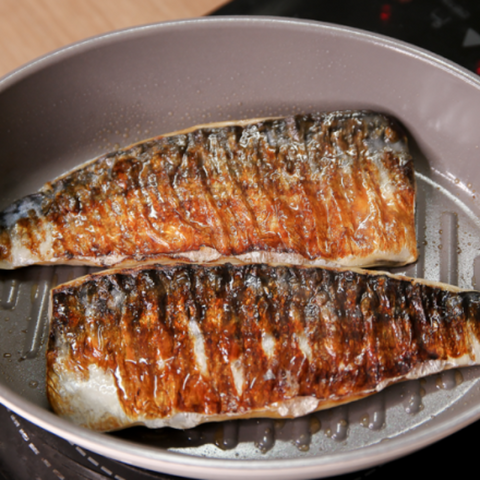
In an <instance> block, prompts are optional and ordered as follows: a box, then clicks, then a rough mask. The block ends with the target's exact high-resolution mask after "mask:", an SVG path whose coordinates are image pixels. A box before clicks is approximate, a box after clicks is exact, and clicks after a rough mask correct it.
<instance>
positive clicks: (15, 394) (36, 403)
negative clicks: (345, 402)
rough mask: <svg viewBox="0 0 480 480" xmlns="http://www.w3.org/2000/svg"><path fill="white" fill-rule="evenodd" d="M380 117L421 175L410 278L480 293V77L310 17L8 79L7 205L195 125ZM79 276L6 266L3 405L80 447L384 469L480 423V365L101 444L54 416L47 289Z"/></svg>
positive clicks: (2, 155)
mask: <svg viewBox="0 0 480 480" xmlns="http://www.w3.org/2000/svg"><path fill="white" fill-rule="evenodd" d="M357 108H368V109H372V110H377V111H381V112H384V113H387V114H391V115H393V116H395V117H396V118H398V119H399V120H400V122H401V123H402V124H403V125H404V127H405V128H406V130H407V131H408V133H409V136H410V145H411V148H412V152H413V155H414V158H415V164H416V169H417V184H418V202H417V224H418V225H417V227H418V243H419V246H420V259H419V261H418V262H417V263H416V264H415V265H412V266H409V267H405V268H403V269H397V272H401V273H406V274H408V275H410V276H417V277H425V278H428V279H431V280H440V281H444V282H449V283H454V284H457V285H459V286H460V287H465V288H470V287H472V286H475V284H476V283H478V284H480V260H479V258H480V257H477V256H478V252H479V251H480V235H479V233H480V199H479V196H478V194H477V193H476V190H477V189H479V188H480V170H479V168H478V167H477V166H476V165H477V164H480V146H479V145H480V80H479V79H478V78H477V77H475V76H474V75H473V74H471V73H468V72H467V71H466V70H464V69H462V68H460V67H457V66H455V65H454V64H452V63H450V62H447V61H445V60H443V59H441V58H439V57H437V56H434V55H432V54H429V53H427V52H425V51H422V50H420V49H417V48H413V47H411V46H409V45H406V44H404V43H401V42H397V41H394V40H390V39H387V38H384V37H381V36H378V35H373V34H369V33H365V32H361V31H358V30H354V29H349V28H342V27H337V26H333V25H328V24H322V23H317V22H308V21H296V20H285V19H275V18H262V17H255V18H248V17H243V18H242V17H237V18H222V17H217V18H204V19H199V20H192V21H182V22H173V23H164V24H159V25H151V26H145V27H139V28H134V29H131V30H126V31H121V32H116V33H111V34H108V35H104V36H102V37H98V38H94V39H91V40H87V41H84V42H81V43H78V44H76V45H73V46H70V47H67V48H65V49H63V50H60V51H58V52H54V53H53V54H50V55H48V56H46V57H44V58H42V59H40V60H37V61H35V62H32V63H30V64H29V65H27V66H26V67H23V68H21V69H19V70H17V71H16V72H13V73H12V74H11V75H9V76H7V77H5V78H3V79H1V80H0V146H1V147H0V208H1V209H3V208H4V207H5V206H7V205H8V204H9V203H10V202H12V201H13V200H15V199H17V198H19V197H21V196H23V195H26V194H29V193H31V192H34V191H36V190H37V189H38V188H39V187H41V185H42V184H43V183H45V182H46V181H48V180H50V179H52V178H54V177H56V176H57V175H59V174H61V173H63V172H65V171H67V170H69V169H70V168H72V167H74V166H75V165H77V164H79V163H82V162H84V161H85V160H87V159H90V158H93V157H95V156H97V155H99V154H101V153H103V152H105V151H109V150H112V149H114V148H116V147H118V146H124V145H127V144H130V143H133V142H135V141H138V140H140V139H142V138H147V137H151V136H154V135H156V134H160V133H166V132H170V131H174V130H179V129H181V128H186V127H189V126H192V125H194V124H198V123H206V122H210V121H212V122H213V121H221V120H229V119H242V118H249V117H264V116H270V115H285V114H291V113H296V112H308V111H318V110H322V111H325V110H332V109H357ZM88 271H89V270H88V269H87V268H83V267H75V268H73V267H72V268H69V267H33V268H26V269H21V270H17V271H13V272H0V295H1V296H0V402H2V403H3V404H5V405H6V406H7V407H8V408H10V409H12V410H14V411H15V412H17V413H18V414H20V415H22V416H24V417H26V418H27V419H29V420H31V421H33V422H35V423H36V424H38V425H39V426H41V427H43V428H45V429H47V430H49V431H51V432H53V433H56V434H58V435H60V436H62V437H64V438H66V439H68V440H70V441H72V442H74V443H75V444H77V445H80V446H82V447H85V448H87V449H90V450H93V451H95V452H98V453H99V454H101V455H105V456H109V457H113V458H116V459H119V460H121V461H123V462H128V463H131V464H133V465H137V466H140V467H144V468H147V469H151V470H156V471H162V472H167V473H172V474H177V475H183V476H189V477H196V478H208V479H223V478H227V477H228V478H232V479H240V478H244V477H245V475H251V476H252V477H253V478H267V477H272V476H275V478H277V479H307V478H318V477H322V476H328V475H333V474H340V473H345V472H348V471H353V470H356V469H360V468H366V467H368V466H372V465H376V464H379V463H383V462H386V461H388V460H392V459H394V458H397V457H400V456H402V455H405V454H407V453H409V452H412V451H414V450H416V449H418V448H421V447H423V446H425V445H428V444H430V443H432V442H434V441H436V440H438V439H440V438H442V437H444V436H446V435H448V434H450V433H452V432H454V431H456V430H458V429H460V428H462V427H463V426H465V425H467V424H469V423H471V422H473V421H474V420H476V419H477V418H479V417H480V404H479V402H478V399H480V369H478V368H468V369H462V370H453V371H449V372H446V373H444V374H441V375H434V376H431V377H428V378H426V379H424V380H421V381H412V382H406V383H403V384H399V385H396V386H393V387H391V388H389V389H387V390H386V391H385V392H382V393H380V394H378V395H375V396H373V397H371V398H370V399H365V400H362V401H360V402H356V403H354V404H351V405H349V406H344V407H340V408H336V409H333V410H330V411H326V412H322V413H321V414H320V413H319V414H315V415H311V416H309V417H306V418H302V419H298V420H292V421H287V422H275V421H273V420H255V421H240V422H227V423H223V424H217V425H214V426H211V425H206V426H203V427H198V428H197V429H195V430H192V431H190V432H186V433H183V432H177V433H175V432H172V431H168V430H165V431H157V432H155V431H154V432H145V430H143V429H132V430H130V431H126V432H123V433H117V434H98V433H93V432H91V431H88V430H85V429H81V428H79V427H76V426H74V425H72V424H70V423H68V422H66V421H64V420H62V419H60V418H58V417H57V416H55V415H54V414H53V413H51V411H50V410H49V407H48V403H47V400H46V397H45V392H44V386H45V382H44V376H45V365H44V347H45V335H46V330H47V322H46V320H47V318H46V311H47V303H48V291H49V288H50V287H51V286H52V285H53V284H56V283H59V282H63V281H66V280H68V279H71V278H73V277H76V276H79V275H83V274H85V273H87V272H88Z"/></svg>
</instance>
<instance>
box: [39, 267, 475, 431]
mask: <svg viewBox="0 0 480 480" xmlns="http://www.w3.org/2000/svg"><path fill="white" fill-rule="evenodd" d="M50 316H51V326H50V336H49V345H48V349H47V394H48V398H49V400H50V402H51V405H52V407H53V409H54V410H55V411H56V412H57V413H58V414H60V415H62V416H64V417H67V418H69V419H71V420H72V421H74V422H75V423H77V424H80V425H83V426H85V427H88V428H91V429H94V430H99V431H107V430H115V429H120V428H124V427H127V426H131V425H136V424H144V425H146V426H148V427H152V428H157V427H163V426H171V427H175V428H190V427H193V426H195V425H197V424H199V423H202V422H209V421H221V420H225V419H233V418H251V417H289V418H291V417H296V416H299V415H304V414H307V413H310V412H312V411H315V410H321V409H324V408H329V407H331V406H334V405H339V404H343V403H347V402H350V401H353V400H356V399H359V398H363V397H365V396H367V395H370V394H372V393H375V392H377V391H379V390H381V389H383V388H385V387H386V386H387V385H389V384H391V383H395V382H398V381H401V380H405V379H409V378H418V377H421V376H425V375H428V374H432V373H436V372H439V371H442V370H445V369H448V368H453V367H458V366H463V365H473V364H477V363H479V362H480V346H479V345H480V344H479V335H480V293H479V292H473V291H464V290H460V289H458V288H456V287H451V286H448V285H443V284H435V283H431V282H426V281H423V280H414V279H408V278H406V277H399V276H394V275H390V274H387V273H385V272H366V271H362V270H356V271H348V270H344V269H327V268H322V269H321V268H306V267H283V266H281V267H272V266H267V265H249V266H232V265H229V264H226V265H219V266H201V265H179V266H148V267H138V268H136V269H113V270H110V271H106V272H103V273H99V274H94V275H90V276H87V277H83V278H81V279H77V280H74V281H73V282H70V283H67V284H64V285H61V286H58V287H57V288H55V289H54V290H53V293H52V301H51V314H50Z"/></svg>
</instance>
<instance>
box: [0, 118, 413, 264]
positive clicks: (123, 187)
mask: <svg viewBox="0 0 480 480" xmlns="http://www.w3.org/2000/svg"><path fill="white" fill-rule="evenodd" d="M414 209H415V179H414V167H413V161H412V158H411V156H410V154H409V152H408V148H407V140H406V137H405V135H404V134H403V133H402V131H401V129H400V127H398V126H397V124H396V123H395V122H394V121H393V120H392V119H391V118H389V117H386V116H384V115H381V114H377V113H372V112H368V111H343V112H330V113H319V114H308V115H297V116H293V117H287V118H276V119H263V120H251V121H243V122H232V123H229V124H228V123H227V124H211V125H204V126H200V127H198V128H192V129H189V130H186V131H183V132H177V133H174V134H169V135H164V136H160V137H157V138H155V139H152V140H149V141H146V142H143V143H138V144H136V145H133V146H131V147H129V148H125V149H122V150H119V151H117V152H114V153H111V154H107V155H104V156H102V157H100V158H98V159H96V160H94V161H91V162H89V163H87V164H85V165H83V166H80V167H78V168H77V169H75V170H73V171H71V172H70V173H68V174H65V175H63V176H62V177H59V178H58V179H57V180H55V181H53V182H51V183H49V184H47V185H45V186H44V188H43V189H42V190H41V191H40V192H39V193H36V194H34V195H32V196H29V197H26V198H24V199H22V200H20V201H18V202H16V203H15V204H14V205H13V206H11V207H9V208H8V209H7V210H5V211H4V212H3V213H1V214H0V268H4V269H9V268H17V267H20V266H25V265H30V264H54V263H61V264H87V265H99V266H113V265H117V266H119V265H123V266H127V265H130V266H131V265H136V264H140V263H168V261H171V260H172V259H173V260H178V259H182V260H183V261H185V262H194V263H198V262H200V263H205V262H209V261H214V260H218V259H219V258H220V259H223V260H225V261H237V262H244V263H252V262H256V263H280V264H300V265H301V264H306V265H319V266H320V265H325V264H331V265H343V266H373V265H396V264H405V263H409V262H412V261H415V259H416V257H417V247H416V240H415V224H414V216H415V214H414Z"/></svg>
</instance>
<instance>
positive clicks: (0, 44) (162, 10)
mask: <svg viewBox="0 0 480 480" xmlns="http://www.w3.org/2000/svg"><path fill="white" fill-rule="evenodd" d="M226 2H227V0H0V77H2V76H3V75H6V74H7V73H9V72H11V71H12V70H14V69H16V68H18V67H20V66H21V65H23V64H25V63H27V62H30V61H31V60H33V59H35V58H37V57H39V56H41V55H45V54H46V53H49V52H51V51H53V50H56V49H58V48H61V47H63V46H65V45H68V44H70V43H73V42H77V41H79V40H82V39H84V38H88V37H92V36H94V35H99V34H102V33H106V32H109V31H112V30H118V29H121V28H127V27H132V26H136V25H145V24H149V23H155V22H162V21H166V20H177V19H181V18H191V17H199V16H203V15H206V14H208V13H210V12H211V11H213V10H215V9H217V8H218V7H220V6H221V5H222V4H224V3H226Z"/></svg>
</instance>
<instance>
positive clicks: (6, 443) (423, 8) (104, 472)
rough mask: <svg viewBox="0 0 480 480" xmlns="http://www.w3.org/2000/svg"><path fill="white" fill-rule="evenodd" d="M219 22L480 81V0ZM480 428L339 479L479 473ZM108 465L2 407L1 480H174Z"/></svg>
mask: <svg viewBox="0 0 480 480" xmlns="http://www.w3.org/2000/svg"><path fill="white" fill-rule="evenodd" d="M212 15H274V16H287V17H296V18H305V19H313V20H322V21H325V22H330V23H337V24H341V25H347V26H351V27H357V28H362V29H365V30H370V31H373V32H377V33H381V34H384V35H389V36H391V37H394V38H398V39H401V40H404V41H407V42H409V43H412V44H414V45H417V46H420V47H422V48H425V49H427V50H430V51H432V52H435V53H437V54H439V55H442V56H444V57H446V58H448V59H450V60H453V61H455V62H456V63H458V64H460V65H462V66H464V67H466V68H467V69H469V70H471V71H474V72H476V73H478V74H480V1H478V0H470V1H467V0H390V1H387V0H384V1H381V0H368V1H367V0H363V1H361V0H234V1H232V2H230V3H228V4H226V5H225V6H224V7H222V8H220V9H219V10H217V11H216V12H213V13H212ZM478 432H480V422H476V423H474V424H472V425H470V426H469V427H467V428H465V429H463V430H461V431H459V432H457V433H456V434H454V435H451V436H450V437H448V438H446V439H444V440H441V441H440V442H438V443H436V444H434V445H431V446H430V447H427V448H425V449H423V450H421V451H419V452H416V453H414V454H411V455H409V456H407V457H404V458H401V459H399V460H396V461H393V462H390V463H388V464H386V465H383V466H379V467H376V468H372V469H368V470H365V471H362V472H356V473H353V474H348V475H343V476H340V477H336V478H338V479H339V480H354V479H363V478H366V477H368V478H369V479H371V480H378V479H384V478H388V477H391V476H392V477H393V475H394V474H399V475H400V476H402V477H405V476H408V475H414V476H415V477H426V476H427V475H428V476H437V477H438V476H440V475H443V476H446V475H456V476H457V475H459V474H460V475H462V473H463V472H465V473H466V472H467V471H468V469H469V468H470V469H471V468H474V467H475V461H476V456H475V452H474V449H475V447H476V445H475V442H474V441H472V440H473V439H474V438H475V435H476V433H478ZM174 478H178V477H173V476H170V475H165V474H159V473H155V472H149V471H146V470H142V469H138V468H135V467H131V466H128V465H125V464H122V463H120V462H117V461H114V460H111V459H108V458H105V457H102V456H100V455H97V454H95V453H92V452H88V451H86V450H85V449H83V448H80V447H78V446H76V445H73V444H71V443H69V442H67V441H65V440H63V439H61V438H59V437H56V436H55V435H52V434H50V433H49V432H46V431H45V430H43V429H41V428H39V427H37V426H35V425H33V424H31V423H30V422H28V421H26V420H24V419H23V418H21V417H19V416H18V415H16V414H14V413H12V412H9V411H8V410H7V409H6V408H5V407H3V406H1V405H0V480H3V479H5V480H58V479H60V480H62V479H66V480H77V479H79V480H80V479H92V480H102V479H115V480H131V479H132V480H133V479H134V480H138V479H140V480H141V479H151V480H152V479H164V480H167V479H174Z"/></svg>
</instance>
